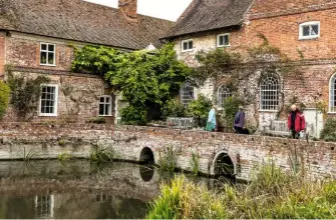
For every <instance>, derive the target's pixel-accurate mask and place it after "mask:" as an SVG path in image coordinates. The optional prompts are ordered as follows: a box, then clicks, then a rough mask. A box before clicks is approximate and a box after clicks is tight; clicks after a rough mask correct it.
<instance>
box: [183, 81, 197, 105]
mask: <svg viewBox="0 0 336 220" xmlns="http://www.w3.org/2000/svg"><path fill="white" fill-rule="evenodd" d="M180 96H181V102H182V104H183V105H185V106H187V105H188V104H189V103H190V102H191V101H193V100H194V87H192V85H191V83H190V82H189V81H187V82H185V83H184V85H183V86H182V88H181V94H180Z"/></svg>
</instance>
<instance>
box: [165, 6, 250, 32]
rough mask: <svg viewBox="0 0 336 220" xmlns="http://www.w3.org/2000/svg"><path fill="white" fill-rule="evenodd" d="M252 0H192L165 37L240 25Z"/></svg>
mask: <svg viewBox="0 0 336 220" xmlns="http://www.w3.org/2000/svg"><path fill="white" fill-rule="evenodd" d="M252 1H253V0H193V2H192V3H191V4H190V5H189V7H188V8H187V10H186V11H185V12H184V13H183V14H182V16H181V17H180V18H179V19H178V21H177V23H176V25H175V26H174V27H173V28H172V29H171V30H169V31H168V34H166V37H165V38H171V37H176V36H181V35H186V34H192V33H197V32H202V31H208V30H215V29H220V28H225V27H230V26H237V25H241V24H242V22H243V20H244V16H245V14H246V12H247V11H248V10H249V8H250V6H251V4H252Z"/></svg>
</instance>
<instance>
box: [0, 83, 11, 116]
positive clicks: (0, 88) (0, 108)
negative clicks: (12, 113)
mask: <svg viewBox="0 0 336 220" xmlns="http://www.w3.org/2000/svg"><path fill="white" fill-rule="evenodd" d="M9 96H10V88H9V86H8V85H7V84H6V83H5V82H4V81H1V80H0V119H2V118H3V116H4V115H5V113H6V109H7V107H8V103H9Z"/></svg>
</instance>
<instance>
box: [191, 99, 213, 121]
mask: <svg viewBox="0 0 336 220" xmlns="http://www.w3.org/2000/svg"><path fill="white" fill-rule="evenodd" d="M211 106H212V101H211V100H210V99H209V98H207V97H205V96H203V95H198V97H197V99H196V100H194V101H192V102H190V103H189V105H188V107H187V116H190V117H193V118H194V119H195V121H196V123H197V126H200V127H205V125H206V121H207V117H208V114H209V111H210V110H211Z"/></svg>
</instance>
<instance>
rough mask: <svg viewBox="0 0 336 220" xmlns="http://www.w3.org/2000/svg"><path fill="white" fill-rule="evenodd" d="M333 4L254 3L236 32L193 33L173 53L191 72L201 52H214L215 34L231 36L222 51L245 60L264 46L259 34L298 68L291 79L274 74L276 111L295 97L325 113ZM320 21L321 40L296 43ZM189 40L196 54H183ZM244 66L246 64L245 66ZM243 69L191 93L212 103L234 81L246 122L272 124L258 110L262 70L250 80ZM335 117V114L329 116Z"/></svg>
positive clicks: (335, 37)
mask: <svg viewBox="0 0 336 220" xmlns="http://www.w3.org/2000/svg"><path fill="white" fill-rule="evenodd" d="M335 7H336V1H332V0H329V1H320V0H309V1H288V2H287V3H284V2H283V1H280V0H279V1H277V0H276V1H268V0H266V1H255V2H254V4H253V5H252V7H251V9H250V10H249V13H248V14H247V15H246V18H245V22H244V23H243V25H242V26H241V27H240V28H224V29H222V30H216V31H208V32H202V33H195V34H191V35H188V36H183V37H179V38H177V39H174V42H175V49H176V51H177V53H178V56H179V58H180V59H182V60H183V61H185V63H187V64H188V65H189V66H192V67H196V66H198V65H199V64H198V63H197V61H196V60H195V54H197V53H198V52H199V51H202V50H203V51H209V50H213V49H215V48H216V47H217V46H216V44H217V42H216V41H217V35H218V34H225V33H229V34H230V46H229V47H227V48H226V49H227V50H229V51H235V52H239V53H241V54H243V58H246V57H247V53H248V49H250V48H252V47H255V46H258V45H260V44H261V43H262V42H263V41H262V39H261V38H260V37H259V36H258V34H260V33H261V34H263V35H264V36H265V37H266V38H267V40H268V41H269V43H270V45H272V46H275V47H277V48H279V49H280V50H281V52H282V53H284V54H286V56H288V58H289V59H290V60H291V61H292V62H294V63H293V64H294V65H295V66H296V68H295V71H299V72H300V74H297V73H296V72H292V73H289V74H288V73H281V72H278V73H275V74H277V75H278V76H279V79H280V81H281V92H282V93H281V98H280V104H279V105H280V107H279V108H280V109H281V108H282V107H283V106H285V105H288V104H289V102H290V100H292V98H293V97H294V96H297V97H298V98H299V102H301V103H303V104H305V105H306V106H307V107H308V108H312V109H316V103H324V105H325V106H326V109H325V110H326V111H328V110H329V109H328V108H329V107H328V105H329V91H330V90H329V85H330V78H331V77H332V76H333V75H334V74H335V66H336V65H335V64H336V61H335V52H336V47H335V46H336V44H335V42H336V35H335V32H334V28H333V27H334V26H335V25H336V19H335V16H336V8H335ZM310 21H319V22H320V24H321V25H320V27H321V29H320V37H319V38H316V39H307V40H299V25H300V24H302V23H304V22H310ZM183 39H193V43H194V45H193V46H194V50H193V51H191V52H182V49H181V40H183ZM246 61H248V60H246ZM250 71H251V69H250V68H249V66H248V65H247V66H246V67H244V66H239V67H237V68H235V69H233V70H227V72H225V73H223V74H222V76H220V77H219V79H218V81H216V82H212V83H208V84H207V85H205V86H202V87H201V88H197V89H195V91H196V93H197V94H199V93H202V94H205V95H206V96H208V97H215V95H216V93H217V90H218V88H219V87H220V86H221V85H223V84H227V82H228V77H227V76H225V75H235V77H239V81H240V83H239V86H238V88H237V93H238V94H241V95H242V96H243V97H247V96H246V91H248V92H249V93H250V94H254V95H252V96H249V99H250V101H251V100H252V104H250V105H248V106H247V108H246V112H247V116H248V121H249V123H251V124H253V125H254V126H259V128H262V126H263V125H267V124H269V120H270V119H275V118H278V112H276V111H275V112H272V111H266V112H265V111H259V110H260V92H259V91H260V88H259V87H260V85H259V83H260V75H264V74H265V73H268V74H274V73H269V72H265V69H264V68H263V67H262V65H260V68H257V70H256V71H255V72H254V73H253V74H251V73H249V72H250ZM329 116H333V114H329ZM285 117H286V114H285V111H283V112H282V114H280V119H281V120H284V118H285Z"/></svg>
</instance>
